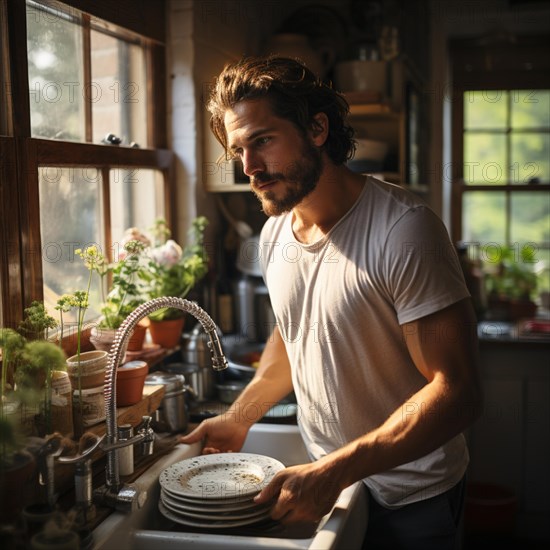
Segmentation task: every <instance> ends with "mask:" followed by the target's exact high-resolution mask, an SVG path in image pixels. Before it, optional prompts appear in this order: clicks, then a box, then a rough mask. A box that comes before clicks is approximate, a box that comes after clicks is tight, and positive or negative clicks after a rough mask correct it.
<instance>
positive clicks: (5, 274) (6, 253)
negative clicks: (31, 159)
mask: <svg viewBox="0 0 550 550" xmlns="http://www.w3.org/2000/svg"><path fill="white" fill-rule="evenodd" d="M18 202H19V195H18V186H17V162H16V151H15V140H14V139H13V138H4V137H0V234H1V235H2V238H1V239H0V283H1V284H0V291H1V292H2V300H1V302H2V325H3V326H5V327H11V328H15V327H17V325H18V324H19V321H21V319H22V315H23V307H24V306H23V301H22V296H23V291H22V270H21V265H22V261H21V235H20V233H19V208H18V207H17V205H18Z"/></svg>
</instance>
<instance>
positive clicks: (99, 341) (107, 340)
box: [90, 327, 128, 358]
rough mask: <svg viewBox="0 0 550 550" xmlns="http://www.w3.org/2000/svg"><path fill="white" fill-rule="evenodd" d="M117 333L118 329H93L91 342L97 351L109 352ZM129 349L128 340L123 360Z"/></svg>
mask: <svg viewBox="0 0 550 550" xmlns="http://www.w3.org/2000/svg"><path fill="white" fill-rule="evenodd" d="M116 331H117V329H115V328H104V327H92V330H91V331H90V342H91V343H92V345H93V346H94V348H95V349H97V350H102V351H107V352H109V351H111V346H112V345H113V341H114V339H115V334H116ZM127 349H128V340H126V344H125V345H124V349H123V350H122V352H123V353H122V358H124V355H125V354H126V350H127Z"/></svg>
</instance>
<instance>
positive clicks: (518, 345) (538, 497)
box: [467, 340, 550, 541]
mask: <svg viewBox="0 0 550 550" xmlns="http://www.w3.org/2000/svg"><path fill="white" fill-rule="evenodd" d="M480 352H481V353H480V355H481V376H482V381H483V389H484V394H485V407H484V414H483V415H482V417H481V418H480V419H479V420H478V421H477V422H476V423H475V424H474V425H473V426H472V427H471V428H470V429H469V430H468V434H467V437H468V442H469V447H470V457H471V462H470V470H469V474H468V476H469V480H470V481H478V482H482V483H494V484H497V485H502V486H504V487H507V488H509V489H511V490H513V491H514V493H515V494H516V496H517V499H518V512H517V520H516V532H517V533H516V534H518V535H520V536H522V537H526V538H533V539H540V540H545V541H548V540H550V527H549V524H548V517H549V514H550V502H549V500H548V492H549V491H550V471H549V469H548V464H549V463H550V366H549V364H548V343H545V342H535V343H533V342H525V343H523V342H520V341H516V342H510V341H502V342H501V341H487V340H485V341H484V340H482V341H481V343H480Z"/></svg>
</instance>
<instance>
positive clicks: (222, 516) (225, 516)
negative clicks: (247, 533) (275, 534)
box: [160, 496, 272, 521]
mask: <svg viewBox="0 0 550 550" xmlns="http://www.w3.org/2000/svg"><path fill="white" fill-rule="evenodd" d="M160 500H161V502H162V504H164V506H165V507H166V508H168V510H169V511H170V512H173V513H174V514H178V516H180V517H184V518H190V519H202V520H207V519H210V520H213V521H234V520H240V519H246V518H253V517H256V516H265V513H266V512H268V511H269V509H270V507H271V505H272V503H270V505H269V506H266V505H261V506H259V505H257V506H254V507H251V508H247V509H244V510H235V511H232V512H229V511H228V512H217V511H215V510H211V511H208V512H205V511H199V510H193V511H191V510H188V509H187V508H181V507H180V506H179V504H178V503H176V502H174V501H173V500H171V499H169V498H167V497H166V496H164V497H161V499H160Z"/></svg>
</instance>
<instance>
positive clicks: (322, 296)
mask: <svg viewBox="0 0 550 550" xmlns="http://www.w3.org/2000/svg"><path fill="white" fill-rule="evenodd" d="M291 222H292V215H291V214H286V215H283V216H279V217H273V218H270V219H269V220H268V221H267V222H266V224H265V226H264V228H263V230H262V234H261V239H260V242H261V246H262V248H261V263H262V269H263V273H264V278H265V282H266V285H267V287H268V290H269V295H270V299H271V304H272V306H273V310H274V313H275V317H276V320H277V325H278V328H279V330H280V332H281V335H282V337H283V339H284V341H285V346H286V350H287V353H288V356H289V359H290V364H291V369H292V381H293V385H294V391H295V394H296V398H297V403H298V407H299V409H298V412H299V414H298V423H299V426H300V430H301V432H302V436H303V438H304V441H305V443H306V446H307V448H308V450H309V453H310V455H311V457H312V458H313V459H317V458H320V457H321V456H324V455H325V454H328V453H330V452H331V451H334V450H335V449H338V448H340V447H342V446H343V445H345V444H346V443H348V442H350V441H352V440H354V439H356V438H358V437H359V436H361V435H363V434H365V433H366V432H368V431H370V430H372V429H374V428H376V427H378V426H379V425H380V424H382V423H383V422H384V421H385V420H386V419H387V418H388V416H389V415H390V414H391V413H392V412H394V411H395V410H396V409H397V408H398V407H400V406H401V405H402V404H403V403H407V406H406V407H405V409H404V410H405V411H411V412H414V411H415V409H418V407H421V404H417V403H412V402H408V400H409V398H410V397H411V396H412V395H413V394H414V393H415V392H417V391H418V390H419V389H420V388H421V387H422V386H424V385H425V384H426V380H425V378H424V377H423V376H422V375H421V374H420V372H419V371H418V370H417V369H416V367H415V365H414V363H413V362H412V360H411V358H410V356H409V353H408V351H407V346H406V343H405V338H404V336H403V332H402V328H401V325H402V324H403V323H407V322H410V321H413V320H415V319H418V318H421V317H424V316H426V315H429V314H431V313H434V312H436V311H438V310H441V309H443V308H445V307H447V306H449V305H451V304H453V303H455V302H457V301H459V300H461V299H463V298H465V297H467V296H469V294H468V290H467V288H466V285H465V283H464V279H463V275H462V271H461V267H460V264H459V262H458V259H457V256H456V253H455V251H454V247H453V245H452V243H451V241H450V239H449V236H448V234H447V231H446V228H445V226H444V225H443V223H442V222H441V220H440V219H439V218H438V217H437V216H436V215H435V214H434V213H433V212H432V211H431V210H430V209H429V208H428V207H427V206H426V205H425V204H424V203H423V202H422V201H421V200H420V199H418V198H417V197H415V196H414V195H412V194H411V193H408V192H406V191H404V190H403V189H401V188H400V187H397V186H395V185H391V184H388V183H385V182H382V181H379V180H377V179H375V178H372V177H368V178H367V180H366V184H365V186H364V188H363V190H362V192H361V195H360V197H359V198H358V200H357V201H356V203H355V204H354V205H353V207H352V208H351V209H350V210H349V211H348V212H347V213H346V214H345V216H344V217H342V218H341V219H340V220H339V221H338V223H337V224H336V225H334V227H333V228H332V229H331V230H330V231H329V233H328V234H327V235H325V236H324V237H323V238H322V239H321V240H319V241H318V242H315V243H313V244H307V245H304V244H301V243H300V242H299V241H297V240H296V239H295V237H294V235H293V232H292V227H291ZM433 337H434V338H449V337H452V334H439V335H438V334H434V335H433ZM468 460H469V457H468V451H467V448H466V444H465V440H464V437H463V436H462V435H459V436H457V437H455V438H453V439H452V440H451V441H449V442H448V443H447V444H445V445H444V446H442V447H440V448H439V449H437V450H435V451H433V452H432V453H430V454H429V455H427V456H424V457H422V458H420V459H418V460H415V461H413V462H410V463H407V464H404V465H401V466H399V467H397V468H394V469H392V470H391V471H387V472H384V473H380V474H376V475H373V476H370V477H368V478H367V479H365V480H364V481H365V483H366V484H367V486H368V487H369V489H370V490H371V492H372V493H373V496H374V497H375V498H376V499H377V500H378V501H379V502H380V503H381V504H383V505H385V506H387V507H398V506H401V505H404V504H407V503H410V502H414V501H418V500H423V499H425V498H429V497H432V496H435V495H437V494H439V493H441V492H443V491H445V490H447V489H449V488H450V487H452V486H453V485H455V484H456V483H457V482H458V481H459V480H460V479H461V477H462V476H463V474H464V472H465V470H466V467H467V465H468Z"/></svg>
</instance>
